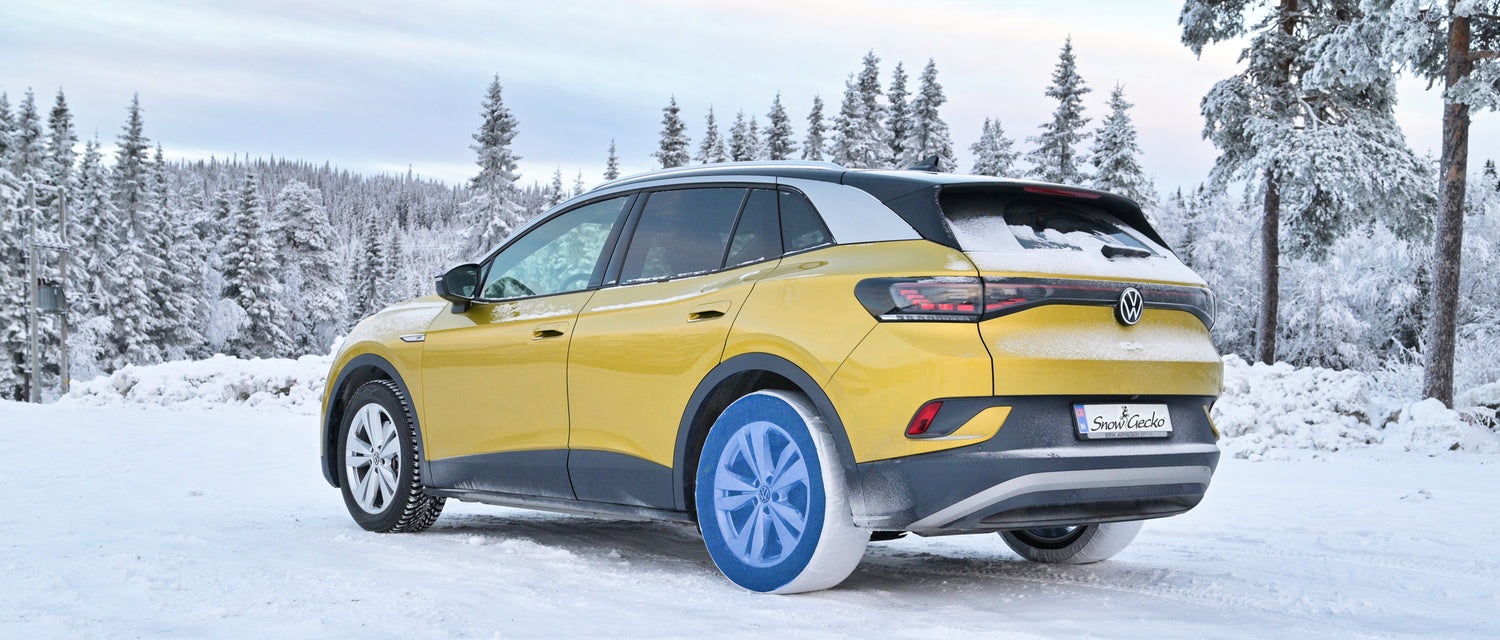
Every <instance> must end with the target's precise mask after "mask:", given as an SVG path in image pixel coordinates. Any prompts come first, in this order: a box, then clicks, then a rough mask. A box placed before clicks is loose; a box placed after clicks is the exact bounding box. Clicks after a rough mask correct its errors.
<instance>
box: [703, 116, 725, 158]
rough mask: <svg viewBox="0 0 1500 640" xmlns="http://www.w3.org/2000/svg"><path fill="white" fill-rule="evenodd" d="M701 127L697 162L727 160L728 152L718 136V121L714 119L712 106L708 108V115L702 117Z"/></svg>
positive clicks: (722, 140)
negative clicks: (701, 137)
mask: <svg viewBox="0 0 1500 640" xmlns="http://www.w3.org/2000/svg"><path fill="white" fill-rule="evenodd" d="M703 129H704V131H703V142H701V143H699V145H698V162H699V163H702V164H712V163H717V162H729V152H728V151H726V150H725V149H724V139H723V138H721V137H719V123H718V122H716V121H715V120H714V108H713V107H712V106H709V108H708V117H707V118H704V125H703Z"/></svg>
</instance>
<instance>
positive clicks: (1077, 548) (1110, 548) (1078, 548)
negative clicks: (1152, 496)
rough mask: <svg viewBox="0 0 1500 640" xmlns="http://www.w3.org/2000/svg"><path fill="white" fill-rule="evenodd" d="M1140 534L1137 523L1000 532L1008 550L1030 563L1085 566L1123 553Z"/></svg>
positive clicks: (1112, 523)
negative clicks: (1058, 563)
mask: <svg viewBox="0 0 1500 640" xmlns="http://www.w3.org/2000/svg"><path fill="white" fill-rule="evenodd" d="M1140 531H1141V521H1139V520H1137V521H1134V522H1106V523H1103V524H1080V525H1071V526H1057V527H1042V528H1037V529H1016V530H1014V531H1001V532H1000V537H1001V538H1004V539H1005V544H1006V545H1008V546H1009V547H1010V548H1011V550H1012V551H1015V552H1016V553H1018V554H1020V555H1021V557H1022V558H1025V559H1027V560H1030V561H1032V562H1061V563H1066V564H1089V563H1091V562H1100V561H1103V560H1108V559H1110V558H1111V557H1113V556H1114V555H1115V554H1117V553H1119V552H1121V551H1124V550H1125V547H1127V546H1129V545H1130V542H1131V541H1132V540H1135V536H1136V534H1137V533H1140Z"/></svg>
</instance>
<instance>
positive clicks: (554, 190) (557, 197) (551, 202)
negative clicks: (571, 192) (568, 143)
mask: <svg viewBox="0 0 1500 640" xmlns="http://www.w3.org/2000/svg"><path fill="white" fill-rule="evenodd" d="M567 199H568V190H567V189H565V188H563V177H562V167H557V168H555V169H553V170H552V184H550V185H547V208H549V209H550V208H552V207H555V206H557V205H559V204H562V202H563V201H564V200H567Z"/></svg>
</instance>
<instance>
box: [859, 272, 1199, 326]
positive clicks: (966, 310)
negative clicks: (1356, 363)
mask: <svg viewBox="0 0 1500 640" xmlns="http://www.w3.org/2000/svg"><path fill="white" fill-rule="evenodd" d="M1127 287H1130V288H1134V289H1136V290H1138V291H1139V292H1140V293H1141V295H1142V297H1143V298H1144V299H1145V305H1146V307H1147V308H1152V309H1173V310H1177V311H1186V312H1188V313H1191V314H1193V315H1195V316H1198V319H1200V320H1202V321H1203V324H1204V325H1205V326H1207V327H1208V328H1210V329H1212V328H1213V325H1214V311H1215V309H1214V306H1215V301H1214V296H1213V293H1212V292H1211V291H1209V290H1208V289H1205V288H1203V287H1184V286H1179V285H1159V284H1145V283H1125V282H1107V281H1096V280H1071V279H1066V278H995V277H990V278H984V279H980V278H963V277H933V278H870V279H868V280H861V281H860V282H859V284H857V285H855V287H854V295H855V297H856V298H858V299H859V302H860V304H863V305H864V307H865V309H866V310H868V311H869V312H870V315H872V316H875V317H876V318H877V319H879V320H881V321H883V322H934V321H936V322H977V321H980V320H988V319H990V318H997V317H1000V316H1003V315H1007V314H1011V313H1015V312H1017V311H1022V310H1025V309H1030V308H1032V307H1038V306H1041V305H1046V304H1074V305H1085V306H1114V305H1115V304H1117V303H1118V302H1119V300H1120V294H1121V292H1122V291H1124V290H1125V289H1126V288H1127Z"/></svg>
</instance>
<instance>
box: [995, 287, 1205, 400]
mask: <svg viewBox="0 0 1500 640" xmlns="http://www.w3.org/2000/svg"><path fill="white" fill-rule="evenodd" d="M979 333H980V334H981V335H983V336H984V344H985V346H986V347H988V348H989V352H990V356H991V358H993V360H994V367H995V395H998V396H1018V395H1080V396H1082V395H1159V396H1160V395H1186V396H1216V395H1218V394H1219V391H1220V388H1221V386H1222V383H1223V369H1224V365H1223V362H1222V361H1221V360H1220V359H1219V354H1218V352H1217V351H1215V350H1214V346H1213V342H1212V341H1211V340H1210V339H1209V334H1208V328H1207V327H1205V326H1204V325H1203V321H1201V320H1199V319H1198V318H1197V317H1196V316H1194V315H1192V314H1190V313H1188V312H1185V311H1175V310H1168V309H1150V308H1148V309H1146V310H1145V311H1144V312H1143V313H1142V314H1141V320H1140V322H1139V323H1137V324H1136V325H1134V326H1125V325H1122V324H1120V323H1119V322H1116V321H1115V317H1114V310H1113V308H1111V307H1102V306H1082V305H1045V306H1040V307H1036V308H1033V309H1027V310H1025V311H1021V312H1019V313H1013V314H1010V315H1006V316H1001V317H999V318H994V319H991V320H986V321H984V322H981V323H980V324H979Z"/></svg>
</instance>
